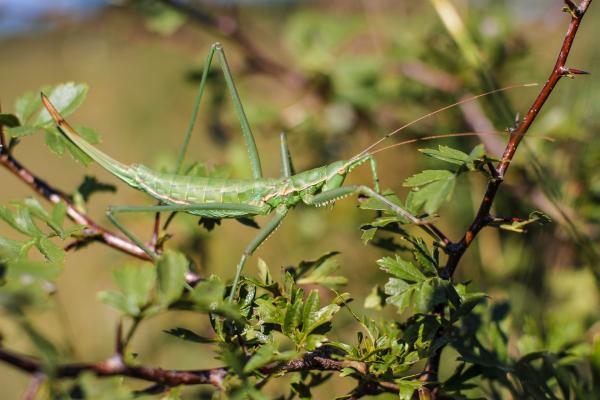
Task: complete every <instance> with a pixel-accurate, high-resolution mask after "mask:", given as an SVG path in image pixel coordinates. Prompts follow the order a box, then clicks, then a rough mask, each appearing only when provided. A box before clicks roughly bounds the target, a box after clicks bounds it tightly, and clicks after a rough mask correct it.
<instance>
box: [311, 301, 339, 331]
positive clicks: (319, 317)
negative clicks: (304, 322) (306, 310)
mask: <svg viewBox="0 0 600 400" xmlns="http://www.w3.org/2000/svg"><path fill="white" fill-rule="evenodd" d="M339 310H340V306H338V305H337V304H329V305H327V306H325V307H323V308H321V309H320V310H317V311H314V312H312V313H311V314H310V316H309V319H310V321H311V323H310V324H309V325H308V326H305V327H303V328H302V331H303V333H304V335H309V334H310V333H312V332H313V331H314V330H315V329H317V328H318V327H319V326H321V325H323V324H326V323H328V322H330V321H331V320H332V318H333V316H334V315H335V313H337V312H338V311H339Z"/></svg>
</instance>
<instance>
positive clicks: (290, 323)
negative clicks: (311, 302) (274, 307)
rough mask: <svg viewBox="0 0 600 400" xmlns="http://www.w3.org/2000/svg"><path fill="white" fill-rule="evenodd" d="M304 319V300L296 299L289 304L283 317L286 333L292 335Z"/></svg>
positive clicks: (283, 329) (283, 327) (284, 331)
mask: <svg viewBox="0 0 600 400" xmlns="http://www.w3.org/2000/svg"><path fill="white" fill-rule="evenodd" d="M301 321H302V300H301V299H296V301H295V302H294V303H293V304H288V306H287V308H286V310H285V317H284V319H283V326H282V327H281V328H282V331H283V333H284V334H285V335H287V336H291V335H292V334H293V332H294V329H296V328H297V327H298V325H299V324H300V322H301Z"/></svg>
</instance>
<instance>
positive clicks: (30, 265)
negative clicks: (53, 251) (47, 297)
mask: <svg viewBox="0 0 600 400" xmlns="http://www.w3.org/2000/svg"><path fill="white" fill-rule="evenodd" d="M61 270H62V267H61V266H60V265H59V264H56V263H44V262H40V261H31V260H19V261H14V262H9V263H8V269H7V273H6V279H8V280H21V281H23V280H25V281H53V280H55V279H56V278H57V277H58V275H59V274H60V271H61Z"/></svg>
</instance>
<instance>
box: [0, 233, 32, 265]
mask: <svg viewBox="0 0 600 400" xmlns="http://www.w3.org/2000/svg"><path fill="white" fill-rule="evenodd" d="M25 246H26V243H25V242H20V241H18V240H12V239H9V238H6V237H4V236H2V235H0V264H2V263H7V262H9V261H16V260H17V259H19V258H20V257H21V256H23V255H24V254H23V248H24V247H25Z"/></svg>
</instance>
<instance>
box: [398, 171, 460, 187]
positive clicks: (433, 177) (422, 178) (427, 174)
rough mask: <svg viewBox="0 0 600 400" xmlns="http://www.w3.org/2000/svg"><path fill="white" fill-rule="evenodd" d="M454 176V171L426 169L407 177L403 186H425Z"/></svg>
mask: <svg viewBox="0 0 600 400" xmlns="http://www.w3.org/2000/svg"><path fill="white" fill-rule="evenodd" d="M453 177H454V173H453V172H451V171H448V170H445V169H426V170H425V171H423V172H420V173H418V174H415V175H413V176H411V177H410V178H407V179H406V180H405V181H404V183H403V184H402V186H408V187H414V186H423V185H426V184H428V183H432V182H436V181H442V180H448V179H452V178H453Z"/></svg>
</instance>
